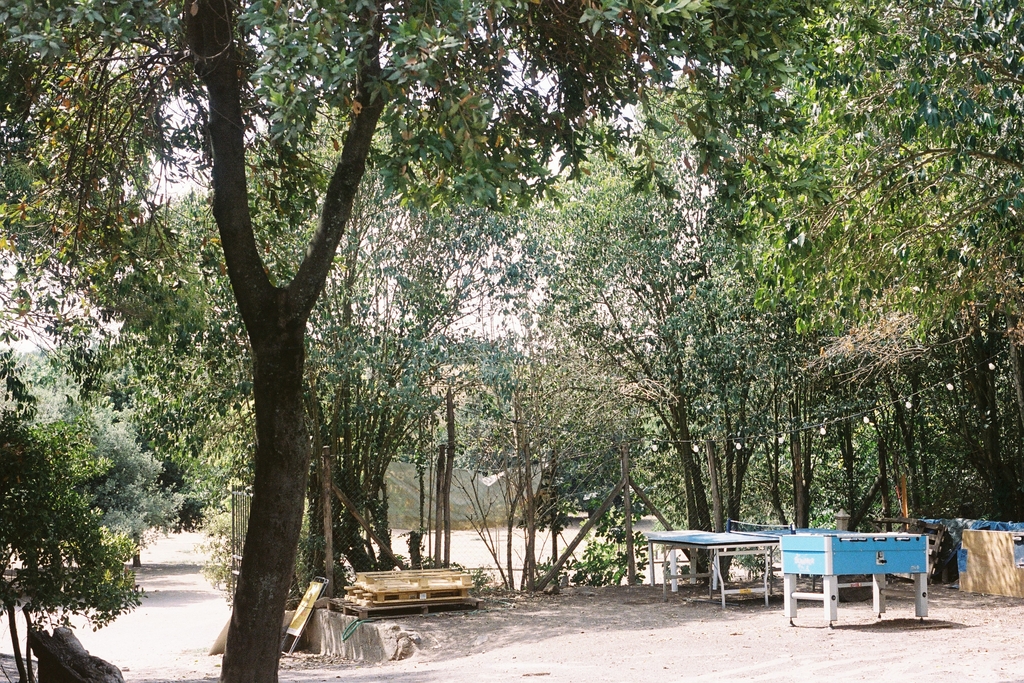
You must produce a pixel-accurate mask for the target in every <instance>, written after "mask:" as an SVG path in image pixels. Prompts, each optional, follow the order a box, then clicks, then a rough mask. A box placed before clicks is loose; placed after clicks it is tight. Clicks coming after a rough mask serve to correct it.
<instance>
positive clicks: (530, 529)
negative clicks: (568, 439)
mask: <svg viewBox="0 0 1024 683" xmlns="http://www.w3.org/2000/svg"><path fill="white" fill-rule="evenodd" d="M524 432H525V430H524V429H523V426H522V424H519V425H518V426H517V428H516V434H517V435H518V437H519V438H518V439H516V441H517V442H518V443H517V449H518V450H519V457H520V458H521V459H522V462H523V479H524V483H523V485H524V487H525V488H524V491H525V493H526V496H525V498H524V501H523V502H524V505H525V507H524V508H523V518H524V519H523V526H525V527H526V528H525V530H524V531H525V534H526V539H525V540H526V542H525V548H524V550H525V553H524V557H523V576H522V580H521V582H520V587H521V588H522V589H523V590H528V591H532V590H533V583H534V579H535V578H536V577H535V571H534V569H535V565H536V562H537V553H536V545H535V544H536V542H537V498H536V496H534V495H533V462H532V461H533V457H532V453H531V452H530V440H529V436H528V435H527V434H525V433H524Z"/></svg>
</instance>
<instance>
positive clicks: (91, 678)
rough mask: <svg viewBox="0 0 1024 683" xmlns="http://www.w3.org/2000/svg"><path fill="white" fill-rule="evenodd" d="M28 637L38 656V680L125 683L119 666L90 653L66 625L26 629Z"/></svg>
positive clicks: (74, 682)
mask: <svg viewBox="0 0 1024 683" xmlns="http://www.w3.org/2000/svg"><path fill="white" fill-rule="evenodd" d="M28 641H29V644H30V645H31V647H32V651H33V652H34V653H35V655H36V657H37V658H38V660H39V683H124V677H123V676H122V675H121V670H120V669H118V668H117V667H116V666H114V665H113V664H111V663H110V662H108V661H106V660H103V659H100V658H99V657H94V656H93V655H91V654H89V652H88V651H87V650H86V649H85V648H84V647H82V643H81V642H79V640H78V638H76V637H75V634H74V633H73V632H72V631H71V629H69V628H65V627H63V626H61V627H58V628H55V629H53V634H52V635H51V634H49V633H47V632H46V631H34V630H33V631H29V634H28Z"/></svg>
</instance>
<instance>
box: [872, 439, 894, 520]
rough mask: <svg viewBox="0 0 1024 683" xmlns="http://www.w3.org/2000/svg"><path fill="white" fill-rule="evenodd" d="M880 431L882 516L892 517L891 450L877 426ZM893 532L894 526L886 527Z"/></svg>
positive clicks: (879, 468) (879, 466)
mask: <svg viewBox="0 0 1024 683" xmlns="http://www.w3.org/2000/svg"><path fill="white" fill-rule="evenodd" d="M876 429H877V431H878V478H879V480H880V481H881V482H882V484H881V486H882V489H881V490H882V516H883V517H892V503H891V502H890V500H889V463H888V460H889V448H888V444H886V441H885V435H884V434H883V433H882V428H881V427H879V426H876ZM886 528H887V529H888V530H889V531H892V525H891V524H889V525H888V526H887V527H886Z"/></svg>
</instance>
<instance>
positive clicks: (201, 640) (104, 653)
mask: <svg viewBox="0 0 1024 683" xmlns="http://www.w3.org/2000/svg"><path fill="white" fill-rule="evenodd" d="M203 540H204V536H203V535H202V534H175V535H173V536H168V537H166V538H161V539H159V540H158V541H157V542H156V543H154V544H153V545H152V546H151V547H149V548H147V549H146V550H144V551H143V553H142V561H143V567H142V568H141V569H137V570H136V582H137V583H138V584H139V585H140V586H142V588H143V589H144V591H145V594H144V597H143V599H142V606H141V607H138V608H137V609H136V610H135V611H133V612H131V613H129V614H126V615H124V616H122V617H120V618H119V619H117V620H116V621H115V622H114V623H112V624H110V625H109V626H106V627H105V628H102V629H100V630H98V631H92V630H91V629H90V628H89V626H88V625H87V624H86V623H85V622H84V621H81V620H78V621H76V622H75V626H76V628H75V634H76V635H77V636H78V638H79V640H81V641H82V644H83V645H84V646H85V648H86V649H87V650H89V652H91V653H92V654H94V655H96V656H97V657H102V658H103V659H106V660H108V661H110V662H113V663H114V664H116V665H117V666H118V667H120V668H121V670H122V672H124V677H125V680H127V681H147V680H180V679H183V678H184V679H189V678H205V677H216V676H217V672H218V671H219V668H218V667H219V665H220V657H208V656H207V655H206V653H207V651H208V650H209V649H210V644H211V643H212V642H213V640H214V638H216V637H217V634H218V633H220V630H221V628H223V626H224V623H225V622H226V621H227V619H228V617H229V616H230V610H229V609H228V606H227V603H226V602H225V601H224V594H223V593H221V592H219V591H216V590H214V589H213V588H212V587H211V586H210V584H209V583H208V582H207V581H206V579H204V578H203V577H202V575H201V574H200V573H199V568H200V566H201V565H202V562H203V561H204V557H203V556H202V555H200V554H198V553H197V552H196V548H195V546H196V545H197V544H198V543H201V542H203ZM3 622H4V628H3V629H2V632H0V653H6V654H9V653H10V652H11V641H10V634H9V632H8V631H7V629H6V619H5V620H3ZM19 626H21V627H22V628H24V625H23V623H22V624H19ZM21 635H22V637H24V633H22V634H21Z"/></svg>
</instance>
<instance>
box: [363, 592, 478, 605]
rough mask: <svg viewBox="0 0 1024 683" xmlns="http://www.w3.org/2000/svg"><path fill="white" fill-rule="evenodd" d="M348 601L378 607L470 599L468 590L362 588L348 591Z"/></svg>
mask: <svg viewBox="0 0 1024 683" xmlns="http://www.w3.org/2000/svg"><path fill="white" fill-rule="evenodd" d="M345 597H346V599H348V600H349V601H350V602H354V603H357V604H360V605H367V606H377V605H389V604H398V603H420V602H443V601H449V602H450V601H452V600H461V599H463V598H468V597H469V589H468V588H449V589H427V588H424V589H413V590H377V591H367V590H362V589H360V588H355V589H352V590H348V589H346V595H345Z"/></svg>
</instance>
